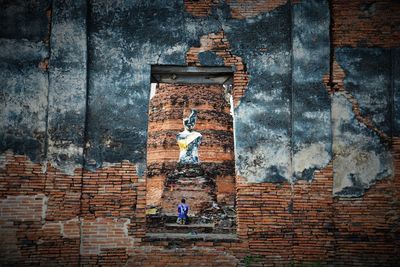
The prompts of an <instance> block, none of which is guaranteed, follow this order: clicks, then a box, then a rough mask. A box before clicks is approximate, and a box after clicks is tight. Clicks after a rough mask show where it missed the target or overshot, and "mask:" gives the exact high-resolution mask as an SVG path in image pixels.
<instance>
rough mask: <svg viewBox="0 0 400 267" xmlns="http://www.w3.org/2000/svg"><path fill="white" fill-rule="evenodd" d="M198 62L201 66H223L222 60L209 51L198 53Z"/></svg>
mask: <svg viewBox="0 0 400 267" xmlns="http://www.w3.org/2000/svg"><path fill="white" fill-rule="evenodd" d="M199 61H200V64H201V65H202V66H224V59H223V58H222V57H220V56H218V55H217V54H216V53H215V52H211V51H205V52H200V53H199Z"/></svg>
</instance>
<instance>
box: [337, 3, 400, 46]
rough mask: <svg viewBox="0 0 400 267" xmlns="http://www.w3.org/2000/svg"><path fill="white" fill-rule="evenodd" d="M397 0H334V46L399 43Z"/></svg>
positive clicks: (398, 8) (399, 9) (398, 7)
mask: <svg viewBox="0 0 400 267" xmlns="http://www.w3.org/2000/svg"><path fill="white" fill-rule="evenodd" d="M399 13H400V3H399V2H398V1H393V0H379V1H372V0H367V1H365V0H355V1H345V0H333V1H332V14H333V25H332V33H333V35H332V37H333V39H332V42H333V45H334V46H335V47H339V46H351V47H360V46H361V47H396V46H397V47H398V46H400V27H399V25H400V16H399Z"/></svg>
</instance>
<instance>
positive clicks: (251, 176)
mask: <svg viewBox="0 0 400 267" xmlns="http://www.w3.org/2000/svg"><path fill="white" fill-rule="evenodd" d="M0 5H1V8H2V12H0V26H1V27H0V48H1V50H0V59H1V60H0V61H1V63H0V70H1V71H0V81H1V82H2V84H3V87H2V90H1V91H0V93H1V94H0V103H1V104H0V108H1V112H0V119H1V121H0V151H1V154H0V208H1V210H0V215H1V216H0V221H1V223H0V233H1V235H2V236H3V237H4V238H3V239H2V243H1V245H0V255H1V260H0V264H5V265H41V266H54V265H63V266H66V265H72V266H76V265H82V266H86V265H114V266H119V265H126V266H129V265H135V264H148V265H151V264H159V265H161V266H162V264H178V263H179V260H181V257H177V256H176V255H177V254H176V253H181V254H179V255H183V256H185V257H187V258H188V259H187V262H186V263H188V264H189V262H190V259H193V262H195V263H196V264H197V263H198V264H199V265H201V264H204V265H205V266H213V265H214V266H215V265H218V264H219V265H220V264H221V263H223V264H226V265H228V264H232V265H233V266H235V265H239V264H242V265H243V264H245V263H247V262H248V261H250V260H256V261H258V263H259V264H260V265H270V264H271V265H272V264H275V265H290V264H292V263H296V264H297V263H299V264H301V263H304V262H319V263H321V264H323V265H333V266H335V265H337V266H351V265H363V266H369V265H372V266H394V265H395V264H397V263H398V262H399V261H400V259H399V255H400V243H399V240H398V236H399V229H400V227H399V223H398V217H399V203H400V202H399V200H400V193H399V192H400V189H399V188H400V183H399V181H400V179H399V178H400V176H399V174H398V173H399V171H398V169H399V167H400V152H399V151H400V145H399V144H400V142H399V131H400V130H399V129H400V116H399V110H400V100H399V99H400V98H399V90H400V61H399V60H400V48H399V40H400V39H399V38H397V36H399V32H400V30H399V27H398V26H397V24H398V23H397V21H398V17H399V16H398V10H399V9H398V8H399V5H398V4H397V3H394V2H393V1H390V0H379V1H351V3H350V2H348V1H339V0H332V1H330V2H329V1H316V0H315V1H314V0H310V1H282V0H274V1H239V0H235V1H233V0H232V1H231V0H227V1H222V0H221V1H220V0H209V1H208V0H204V1H186V0H185V1H164V0H156V1H139V0H138V1H125V0H122V1H118V2H113V1H105V0H93V1H81V0H79V1H69V0H68V1H59V0H53V1H47V0H38V1H1V2H0ZM396 23H397V24H396ZM151 65H178V66H186V65H191V66H230V67H232V68H233V70H234V84H235V87H234V88H233V89H234V91H233V94H234V102H235V109H234V143H235V164H236V177H235V179H236V189H235V190H236V191H235V192H236V210H237V231H236V232H237V238H238V240H239V241H235V242H219V241H216V240H212V241H189V242H186V241H184V242H177V241H176V240H174V241H171V242H165V241H157V242H153V243H152V242H147V241H146V238H145V237H146V221H145V205H146V179H145V174H146V153H147V141H148V140H147V135H148V133H147V129H148V116H147V112H148V105H149V103H148V100H149V95H150V73H151ZM232 179H233V178H232ZM230 192H231V191H230ZM110 240H113V243H112V244H111V243H110ZM152 253H153V254H152ZM154 253H159V254H160V255H163V256H164V257H165V259H163V261H160V260H159V257H158V255H156V256H154ZM211 258H212V260H210V259H211Z"/></svg>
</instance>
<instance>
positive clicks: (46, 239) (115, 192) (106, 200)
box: [0, 0, 400, 266]
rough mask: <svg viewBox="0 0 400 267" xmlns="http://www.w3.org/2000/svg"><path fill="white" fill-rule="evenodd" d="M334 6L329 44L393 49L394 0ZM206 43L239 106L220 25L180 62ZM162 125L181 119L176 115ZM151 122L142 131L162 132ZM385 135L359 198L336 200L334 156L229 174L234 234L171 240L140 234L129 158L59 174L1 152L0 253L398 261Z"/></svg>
mask: <svg viewBox="0 0 400 267" xmlns="http://www.w3.org/2000/svg"><path fill="white" fill-rule="evenodd" d="M230 3H231V12H232V16H234V17H237V18H240V19H243V18H245V17H249V16H256V15H257V14H259V13H261V12H264V11H265V10H270V9H271V8H273V7H275V6H279V5H280V4H282V3H284V1H265V2H263V1H230ZM217 4H218V1H211V0H210V1H185V5H186V8H187V11H189V12H190V13H192V14H193V15H195V16H205V15H208V14H210V12H211V8H212V7H213V6H215V5H217ZM332 12H333V13H332V14H333V20H334V21H333V28H332V30H333V32H332V33H333V39H332V41H333V44H334V46H335V47H341V46H351V47H357V46H368V47H398V46H399V40H400V38H399V32H400V31H399V27H398V25H399V24H400V23H399V18H400V16H398V14H399V4H398V2H396V1H339V0H333V1H332ZM204 51H213V52H215V53H216V54H217V55H219V56H221V57H222V58H223V60H224V64H225V65H227V66H233V65H234V66H236V72H235V76H234V79H235V81H234V83H235V84H234V88H235V91H234V98H235V104H236V105H237V104H238V103H239V101H240V97H241V96H243V94H244V93H245V89H246V86H247V82H248V80H247V71H246V68H245V64H244V62H243V60H242V59H241V58H240V57H239V56H236V55H232V53H231V52H230V50H229V43H228V41H227V39H226V38H224V33H223V32H219V33H214V34H209V35H206V36H203V38H202V39H201V46H200V47H193V48H191V49H190V50H189V52H188V54H187V62H188V64H189V65H199V64H200V63H199V60H198V55H199V53H200V52H204ZM333 68H334V69H333V77H331V78H332V79H333V81H334V82H336V83H337V87H336V88H335V90H343V78H344V75H345V74H344V72H343V70H341V69H340V67H339V65H338V64H337V63H334V65H333ZM329 89H332V88H329ZM330 93H333V91H331V92H330ZM354 104H356V103H354ZM358 109H359V107H357V105H354V109H353V110H354V112H355V113H356V115H357V116H358V117H357V119H359V120H360V122H361V123H363V124H365V125H367V126H368V127H370V128H372V125H369V124H368V120H367V118H364V117H362V116H361V115H360V114H359V113H358V111H357V110H358ZM167 124H169V126H171V127H177V126H178V125H179V126H180V125H181V122H176V121H172V120H171V121H169V122H166V125H167ZM152 127H153V128H152ZM157 127H159V126H158V125H151V126H150V128H149V129H154V131H158V130H160V128H157ZM377 131H379V129H377ZM377 131H376V132H377ZM381 137H384V136H381ZM390 142H391V144H392V145H391V149H392V154H393V157H394V165H395V176H394V177H393V178H392V179H385V180H382V181H379V182H377V183H376V184H374V185H372V186H371V188H370V189H368V190H367V192H366V193H365V195H363V196H362V197H358V198H338V197H336V198H334V197H332V187H333V185H332V184H333V172H334V169H333V166H332V164H329V165H328V166H327V167H326V168H325V169H323V170H321V171H318V172H317V173H316V174H315V178H314V179H313V180H312V181H311V182H308V181H297V182H296V183H295V184H294V185H291V184H289V183H281V184H273V183H258V184H248V183H246V182H245V181H244V180H245V179H242V178H241V177H236V181H235V182H236V185H237V187H236V200H237V202H236V207H237V224H238V228H237V235H238V237H239V242H231V243H229V242H225V243H224V242H220V243H218V242H211V241H210V242H206V241H201V242H200V241H198V242H192V243H189V244H180V243H176V244H172V245H171V244H170V243H168V242H162V241H160V242H154V243H146V242H145V241H144V239H143V236H144V234H145V231H146V225H145V205H146V181H142V180H141V179H140V178H139V177H138V175H137V173H136V167H135V166H134V165H133V164H131V163H129V162H125V161H124V162H121V163H119V164H116V165H115V166H109V167H104V168H101V169H99V170H97V171H96V172H88V171H83V170H81V169H76V170H75V172H74V174H73V175H67V174H64V173H62V172H60V171H59V170H57V169H55V168H53V167H51V166H49V165H40V164H36V163H33V162H31V161H30V160H29V159H28V158H27V157H26V156H21V155H14V154H12V153H9V152H7V153H5V154H3V155H2V156H1V158H0V235H1V246H0V259H1V260H0V261H1V264H2V265H5V266H11V265H15V266H26V265H32V266H38V265H40V266H77V265H78V264H79V263H80V264H81V265H82V266H98V265H101V266H123V265H125V264H126V266H165V265H181V264H182V263H183V264H187V265H189V264H192V265H203V266H230V265H232V266H235V265H237V264H238V263H239V261H241V263H242V265H244V263H245V262H247V263H249V262H251V263H252V265H254V266H272V265H290V264H292V263H296V262H297V263H320V264H322V265H333V266H396V265H397V264H398V262H399V261H400V258H399V255H400V241H399V240H400V239H399V236H400V224H399V218H400V204H399V203H400V171H399V169H400V139H399V138H398V137H394V138H390ZM154 177H155V176H154ZM231 178H232V179H233V177H231ZM153 181H154V180H153ZM224 186H225V185H223V184H222V183H221V187H224ZM229 190H231V188H230V187H229V186H228V189H227V191H229ZM147 192H149V191H147ZM182 259H184V261H183V262H182Z"/></svg>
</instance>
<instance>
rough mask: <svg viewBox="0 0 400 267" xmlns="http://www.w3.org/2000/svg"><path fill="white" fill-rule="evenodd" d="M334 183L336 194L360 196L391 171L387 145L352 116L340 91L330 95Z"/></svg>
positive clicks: (350, 107)
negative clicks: (331, 97) (331, 96)
mask: <svg viewBox="0 0 400 267" xmlns="http://www.w3.org/2000/svg"><path fill="white" fill-rule="evenodd" d="M332 123H333V125H332V126H333V152H334V161H333V168H334V185H333V193H334V194H335V195H338V196H345V197H357V196H361V195H362V194H363V193H364V192H365V190H366V189H368V188H369V187H370V186H371V185H372V184H374V183H375V182H376V181H377V180H381V179H383V178H386V177H389V176H391V175H392V174H393V162H392V156H391V154H390V151H389V149H388V148H387V147H386V146H385V145H384V144H382V142H381V140H380V138H379V136H378V135H377V134H376V133H375V132H373V131H372V130H371V129H369V128H367V127H366V126H365V125H364V124H361V123H360V122H359V121H358V120H357V119H356V117H355V115H354V113H353V110H352V104H351V103H350V102H349V101H348V100H347V99H346V98H345V96H344V95H343V94H342V93H337V94H335V95H334V96H333V99H332Z"/></svg>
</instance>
